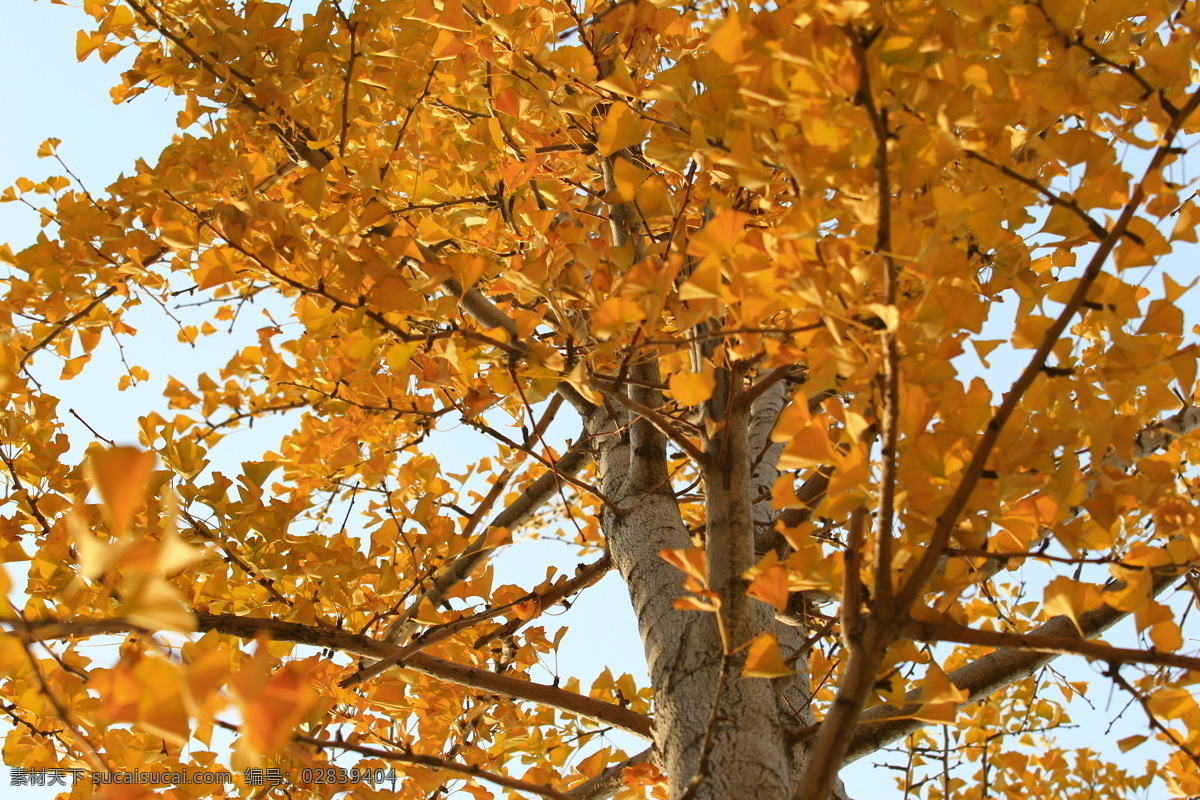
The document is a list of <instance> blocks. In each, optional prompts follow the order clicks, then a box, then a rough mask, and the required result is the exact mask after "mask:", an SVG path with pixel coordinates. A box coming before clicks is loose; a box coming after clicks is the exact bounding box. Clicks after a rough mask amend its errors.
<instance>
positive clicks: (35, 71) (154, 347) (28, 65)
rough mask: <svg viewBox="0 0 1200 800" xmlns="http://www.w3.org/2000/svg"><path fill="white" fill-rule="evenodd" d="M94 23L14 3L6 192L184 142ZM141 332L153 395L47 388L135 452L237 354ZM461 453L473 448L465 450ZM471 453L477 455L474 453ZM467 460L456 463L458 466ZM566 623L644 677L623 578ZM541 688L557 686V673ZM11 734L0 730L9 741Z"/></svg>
mask: <svg viewBox="0 0 1200 800" xmlns="http://www.w3.org/2000/svg"><path fill="white" fill-rule="evenodd" d="M87 21H88V18H87V17H85V16H84V15H83V14H82V12H81V11H80V10H79V9H78V8H74V7H64V6H61V5H52V4H51V3H50V2H48V0H39V1H38V2H34V1H33V0H6V2H5V8H4V11H3V24H2V25H0V75H4V76H5V77H6V80H5V81H3V82H2V83H0V108H4V109H6V110H7V111H8V120H7V124H6V125H4V126H0V153H2V154H3V159H2V160H0V188H2V187H4V186H7V185H9V184H11V183H12V182H13V181H14V180H15V179H16V178H17V177H19V176H24V177H30V178H34V179H41V178H44V177H46V176H48V175H50V174H58V173H59V172H61V169H60V168H59V166H58V165H57V164H56V163H55V162H54V161H53V160H50V159H42V160H39V159H37V158H36V157H35V155H34V153H35V151H36V149H37V147H38V145H39V144H40V143H41V142H42V141H43V140H45V139H47V138H49V137H57V138H59V139H61V140H62V145H61V146H60V148H59V153H60V155H61V156H62V158H63V159H64V160H65V162H66V163H67V165H68V166H69V167H70V168H71V170H72V171H74V172H75V173H76V174H77V175H78V176H79V177H80V178H81V179H82V181H83V182H84V184H85V185H87V186H88V188H89V189H90V190H92V191H103V187H105V186H106V185H108V183H110V182H111V181H112V180H113V179H115V178H116V177H117V176H118V175H119V174H120V173H121V172H122V171H125V170H129V169H131V168H132V165H133V164H134V162H135V160H136V159H137V158H139V157H142V158H146V159H147V160H150V161H152V160H153V159H154V157H155V156H156V154H157V153H158V152H159V151H160V150H161V148H162V147H163V146H164V145H166V144H167V143H169V142H170V139H171V136H172V135H173V134H174V133H175V132H176V127H175V113H176V112H177V111H178V110H179V108H180V107H181V104H180V103H179V102H178V100H177V98H174V97H173V96H171V95H170V94H169V93H167V92H165V91H163V90H152V91H150V92H148V93H146V94H145V95H143V96H141V97H139V98H137V99H136V100H135V101H134V102H132V103H128V104H124V105H121V106H116V105H114V104H113V103H112V102H111V101H110V99H109V97H108V90H109V88H110V87H111V86H112V85H113V84H114V83H115V82H116V80H117V75H118V74H119V72H120V70H121V69H123V68H124V67H125V66H126V65H127V63H128V58H127V57H126V56H125V55H122V56H118V58H116V59H115V60H114V61H113V62H111V63H109V64H102V63H100V62H99V60H98V59H96V58H95V57H93V58H92V59H90V60H89V61H87V62H86V63H84V64H79V63H78V62H77V61H76V59H75V55H74V53H75V47H74V42H75V32H76V30H78V29H79V28H80V27H82V26H84V25H85V24H86V23H87ZM38 229H39V225H38V218H37V215H36V214H35V213H34V212H33V211H31V210H30V209H28V208H26V207H25V206H23V205H20V204H17V203H10V204H0V242H8V243H10V244H11V245H13V247H14V248H16V247H18V246H19V245H21V244H24V243H28V242H29V241H31V240H32V238H33V237H34V236H36V235H37V232H38ZM1169 269H1170V270H1171V271H1172V273H1173V274H1176V277H1177V279H1183V282H1185V283H1187V282H1190V280H1191V277H1192V276H1194V274H1195V270H1194V267H1193V265H1192V262H1191V261H1188V260H1186V259H1185V258H1183V257H1175V258H1173V259H1172V264H1171V265H1170V266H1169ZM1147 285H1148V286H1150V287H1151V288H1152V289H1153V290H1154V291H1155V292H1157V291H1158V290H1159V287H1160V285H1161V284H1160V281H1159V279H1158V278H1157V277H1152V278H1151V279H1150V280H1149V281H1148V284H1147ZM1194 310H1195V309H1194V307H1193V308H1192V311H1194ZM1190 318H1191V321H1192V322H1194V321H1196V320H1198V319H1200V315H1197V314H1191V315H1190ZM255 324H257V323H255ZM146 325H159V326H161V325H162V322H161V320H158V319H155V317H154V316H153V315H152V316H148V317H146ZM139 327H140V326H139ZM250 329H252V328H250ZM142 330H143V333H144V334H146V333H149V334H150V335H143V336H141V337H136V338H135V340H134V342H132V343H131V345H130V348H131V358H132V359H133V360H134V363H138V364H140V365H143V366H146V367H147V368H148V369H150V371H151V374H152V379H151V381H150V382H149V385H147V386H145V387H142V388H140V389H133V390H130V391H129V392H125V393H118V392H116V389H115V383H116V377H115V376H116V372H115V371H112V370H109V369H107V368H106V366H105V364H106V362H105V359H107V363H109V364H110V366H111V365H115V363H116V362H115V356H114V353H113V352H112V348H109V351H108V352H107V353H106V354H102V356H101V357H100V358H98V360H97V363H96V364H94V365H93V366H92V367H91V368H89V369H88V370H87V371H86V372H85V374H84V377H83V378H81V379H79V380H77V381H74V382H72V383H69V384H62V385H58V384H57V382H55V381H53V380H50V381H49V383H48V386H50V387H52V389H53V390H54V391H55V392H56V393H57V392H59V391H61V392H62V395H63V396H64V399H65V400H66V401H67V403H70V402H76V403H85V404H86V405H81V406H80V410H81V412H83V413H84V416H86V417H87V418H88V419H89V422H91V423H92V424H93V425H96V426H97V427H98V428H99V429H100V430H101V431H102V432H104V433H105V434H106V435H108V436H111V437H112V438H114V439H117V440H118V441H127V442H128V441H133V440H134V437H135V429H134V426H133V423H134V420H135V419H136V417H137V415H138V414H140V413H143V412H144V411H146V410H149V409H150V408H160V407H161V406H162V404H163V401H162V398H161V395H160V394H159V392H160V391H161V388H160V387H161V385H162V382H163V381H164V380H165V377H166V374H167V372H168V371H169V370H171V369H180V368H186V369H187V372H186V374H184V375H180V377H181V378H185V379H186V378H191V377H193V375H194V374H195V372H196V371H199V370H200V369H202V368H204V363H205V362H207V361H211V363H213V364H216V363H219V362H218V361H216V360H213V359H217V358H218V357H219V355H220V353H221V352H224V351H223V350H222V348H223V347H227V346H228V343H226V344H221V343H219V342H217V343H214V344H212V345H211V348H212V349H209V350H205V351H204V352H202V353H197V352H188V351H184V352H183V353H182V356H181V352H180V347H181V346H178V345H176V343H175V338H174V334H173V332H169V331H165V330H161V329H159V330H155V329H154V328H153V327H149V328H147V327H143V328H142ZM158 334H161V335H158ZM984 338H989V337H987V336H985V337H984ZM990 338H999V337H990ZM181 359H182V361H181ZM52 361H53V359H47V360H46V361H43V365H44V366H43V368H45V369H47V371H48V372H53V371H56V370H54V369H50V367H51V366H52V365H51V364H50V363H48V362H52ZM181 363H182V364H183V365H184V367H181V366H180V365H181ZM1014 363H1015V362H1010V363H1009V364H1007V366H1006V365H1005V364H1003V363H999V364H997V367H996V369H997V372H994V373H992V375H991V376H990V377H991V379H992V381H993V382H994V383H993V389H994V390H995V391H996V392H997V394H998V393H999V391H1000V390H1003V388H1006V385H1007V384H1006V382H1001V377H999V376H1002V375H1003V373H1004V371H1005V369H1006V368H1007V369H1009V370H1011V368H1012V366H1013V364H1014ZM69 423H70V425H71V426H72V427H71V428H70V429H69V432H70V433H71V435H72V438H73V439H76V440H78V441H82V440H83V438H84V435H85V432H84V430H83V429H82V427H81V426H79V425H77V424H76V423H74V422H73V421H69ZM281 430H282V428H281V427H280V426H275V427H272V426H270V425H266V426H261V427H259V428H258V429H257V430H256V433H255V435H246V436H242V437H241V438H239V439H238V440H237V441H238V442H239V444H238V445H237V447H239V448H241V449H240V450H234V451H233V452H231V453H229V454H227V455H226V458H229V459H231V460H232V461H234V462H236V460H238V459H239V458H245V459H250V458H255V457H257V456H258V455H259V454H260V453H261V451H262V449H263V448H264V447H269V446H270V444H271V436H272V435H277V434H278V432H281ZM463 442H465V440H460V443H463ZM466 447H467V448H468V450H469V447H470V445H466ZM437 454H438V455H439V457H442V458H443V461H444V462H445V465H446V466H451V465H452V464H453V461H454V459H455V457H456V454H455V453H454V452H451V451H449V450H445V451H442V452H439V453H437ZM461 455H462V453H461V452H459V453H458V456H461ZM578 561H579V559H578V558H577V557H576V556H575V554H574V552H573V551H572V552H570V553H568V552H567V548H564V547H563V546H561V545H555V544H544V545H540V546H537V547H535V548H534V550H533V557H532V558H529V559H524V560H522V561H520V562H514V561H513V559H511V558H510V559H507V560H505V561H504V562H502V564H503V567H504V570H505V572H506V573H507V574H506V575H505V578H504V579H505V580H512V581H514V582H522V583H528V582H529V580H530V579H532V580H533V582H535V583H536V582H537V581H539V580H541V578H542V577H543V576H544V570H545V566H546V565H547V564H551V563H555V564H558V565H559V566H560V568H564V569H569V568H570V566H572V565H573V564H574V563H577V562H578ZM14 571H15V570H14ZM562 621H563V620H554V619H548V620H547V621H546V622H547V627H551V628H553V627H556V626H557V625H558V624H559V623H560V622H562ZM566 621H568V622H570V623H571V624H572V625H573V626H575V631H574V633H573V634H572V635H571V636H568V637H567V639H566V642H565V644H564V648H563V652H562V655H561V659H560V662H559V664H558V668H559V669H560V670H561V674H563V675H564V676H565V675H571V674H574V675H578V676H579V677H581V679H582V680H583V682H584V685H585V686H587V685H588V683H589V682H590V680H591V679H592V678H593V677H595V675H596V674H597V673H598V672H599V670H600V668H601V665H602V664H603V663H607V664H610V665H611V666H612V668H613V671H614V673H616V674H620V673H621V672H626V671H629V672H634V673H635V674H640V673H641V672H642V670H643V666H642V665H643V661H642V656H641V651H640V644H639V643H638V641H637V638H636V626H635V623H634V621H633V617H632V613H631V612H630V610H629V608H628V601H627V600H626V599H625V598H624V596H623V593H622V591H621V587H620V586H619V584H618V582H617V578H616V576H610V577H609V578H608V579H606V582H605V584H604V585H602V587H598V588H597V589H594V590H592V591H591V592H589V593H587V594H585V595H584V596H583V598H582V599H581V600H580V602H578V603H577V604H576V606H575V608H574V609H573V610H572V611H571V612H570V616H569V618H568V619H566ZM1057 666H1059V667H1060V668H1065V669H1067V670H1069V671H1070V672H1071V673H1072V677H1073V679H1081V678H1090V679H1093V680H1097V681H1099V680H1100V679H1099V677H1098V676H1097V675H1095V674H1094V672H1093V671H1092V670H1091V669H1090V668H1088V667H1087V666H1086V664H1083V663H1082V662H1079V661H1076V662H1074V663H1073V665H1071V666H1066V665H1065V664H1058V665H1057ZM539 677H540V679H543V680H549V678H550V673H549V672H547V673H546V674H544V675H541V676H539ZM1121 704H1123V701H1118V702H1117V703H1116V708H1114V709H1113V713H1115V710H1116V709H1117V708H1119V707H1120V705H1121ZM1097 705H1098V706H1100V708H1099V709H1098V712H1097V713H1096V714H1095V716H1094V717H1087V716H1085V727H1086V730H1084V731H1081V732H1080V734H1079V742H1078V744H1080V745H1082V744H1086V743H1091V744H1095V742H1096V738H1097V737H1096V736H1094V734H1095V732H1096V731H1097V727H1096V726H1099V729H1102V728H1103V726H1104V725H1106V724H1107V716H1109V715H1106V714H1105V713H1104V711H1105V709H1104V708H1103V706H1104V698H1103V696H1100V697H1099V700H1098V703H1097ZM1073 712H1074V709H1073ZM1081 713H1085V714H1086V712H1081ZM1088 720H1090V721H1088ZM1125 723H1126V724H1125V725H1123V726H1122V727H1129V728H1136V730H1130V731H1127V732H1126V733H1123V734H1121V735H1128V733H1132V732H1142V730H1143V728H1144V724H1143V722H1142V720H1141V718H1140V717H1136V716H1135V715H1132V714H1131V715H1129V716H1128V717H1127V718H1126V721H1125ZM3 730H4V729H3V727H2V726H0V733H2V732H3ZM1105 738H1108V737H1105ZM1113 738H1118V737H1117V736H1114V737H1113ZM1065 740H1066V737H1064V741H1065ZM629 746H636V744H635V743H631V744H630V745H629ZM1148 749H1149V746H1147V748H1143V749H1140V750H1139V751H1137V753H1135V754H1131V756H1130V757H1128V758H1126V759H1124V760H1123V763H1126V764H1128V765H1129V766H1131V767H1133V768H1136V766H1137V765H1138V764H1140V763H1141V760H1142V758H1143V757H1145V755H1146V754H1147V753H1144V752H1143V750H1148ZM874 760H876V759H873V758H870V757H868V758H867V759H864V761H863V762H862V763H861V764H860V765H859V767H857V768H856V769H852V770H850V771H849V774H848V775H847V776H846V777H847V780H848V781H849V783H850V788H851V791H852V794H854V795H855V796H856V797H857V798H859V800H866V798H868V797H872V796H874V795H876V794H878V793H880V792H883V793H885V794H886V795H888V796H890V795H891V794H893V793H894V791H895V790H894V789H893V783H892V780H891V777H892V776H891V775H890V774H885V773H883V772H881V771H878V770H872V769H871V768H870V765H871V762H872V761H874ZM5 783H7V776H6V775H5V776H0V785H3V784H5ZM20 791H21V797H29V798H41V797H43V796H44V797H49V796H53V792H49V791H39V790H35V789H23V790H20Z"/></svg>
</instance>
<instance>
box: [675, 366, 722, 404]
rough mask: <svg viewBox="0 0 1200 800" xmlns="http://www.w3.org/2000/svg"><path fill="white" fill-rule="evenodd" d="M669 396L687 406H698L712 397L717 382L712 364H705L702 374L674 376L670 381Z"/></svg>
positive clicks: (677, 374)
mask: <svg viewBox="0 0 1200 800" xmlns="http://www.w3.org/2000/svg"><path fill="white" fill-rule="evenodd" d="M668 384H669V386H670V389H669V394H670V395H671V397H673V398H675V400H677V401H678V402H679V403H681V404H682V405H685V406H698V405H700V404H701V403H703V402H705V401H706V400H708V398H710V397H712V393H713V390H714V389H716V388H717V381H716V377H715V374H714V370H713V367H712V365H711V364H705V365H704V368H703V370H702V371H700V372H683V373H676V374H675V375H672V376H671V377H670V379H669V381H668Z"/></svg>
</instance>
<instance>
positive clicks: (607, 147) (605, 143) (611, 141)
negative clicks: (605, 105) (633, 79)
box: [596, 103, 649, 158]
mask: <svg viewBox="0 0 1200 800" xmlns="http://www.w3.org/2000/svg"><path fill="white" fill-rule="evenodd" d="M648 127H649V126H648V123H647V122H646V121H645V120H643V119H642V118H641V117H639V116H638V115H637V114H635V113H634V112H633V110H632V109H631V108H629V106H627V105H625V104H624V103H617V104H615V105H614V106H613V107H612V110H611V111H609V112H608V117H607V118H606V119H605V120H604V124H603V125H601V126H600V133H599V135H598V136H597V137H596V148H597V149H598V150H599V151H600V155H602V156H604V157H605V158H607V157H608V156H611V155H612V154H613V153H615V152H617V151H618V150H622V149H624V148H626V147H632V146H633V145H635V144H638V143H639V142H641V141H642V140H643V139H645V138H646V131H647V129H648Z"/></svg>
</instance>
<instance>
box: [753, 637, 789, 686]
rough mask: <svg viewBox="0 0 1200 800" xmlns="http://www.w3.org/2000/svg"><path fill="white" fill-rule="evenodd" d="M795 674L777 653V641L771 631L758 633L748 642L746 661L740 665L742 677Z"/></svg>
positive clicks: (775, 676) (772, 676)
mask: <svg viewBox="0 0 1200 800" xmlns="http://www.w3.org/2000/svg"><path fill="white" fill-rule="evenodd" d="M792 674H795V670H791V669H789V668H788V666H787V664H784V663H783V657H782V656H780V654H779V642H778V640H776V638H775V634H773V633H760V634H759V635H758V636H756V637H755V638H754V641H752V642H751V643H750V649H749V650H748V651H747V652H746V663H745V665H744V666H743V667H742V677H743V678H782V677H784V676H787V675H792Z"/></svg>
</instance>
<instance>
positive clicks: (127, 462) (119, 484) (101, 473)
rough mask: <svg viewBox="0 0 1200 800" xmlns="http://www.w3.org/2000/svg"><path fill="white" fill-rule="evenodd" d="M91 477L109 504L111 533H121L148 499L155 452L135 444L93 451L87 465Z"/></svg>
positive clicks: (102, 498)
mask: <svg viewBox="0 0 1200 800" xmlns="http://www.w3.org/2000/svg"><path fill="white" fill-rule="evenodd" d="M85 469H86V474H87V477H88V480H89V481H91V484H92V486H94V487H95V489H96V491H97V492H99V493H100V499H101V500H103V501H104V505H105V506H107V507H108V514H109V521H110V522H111V523H112V533H113V534H114V535H117V536H119V535H121V534H122V533H124V532H125V529H126V528H127V527H128V526H129V520H130V518H131V517H132V516H133V510H134V508H136V507H137V505H138V504H139V503H140V502H142V501H143V500H144V499H145V494H146V486H147V484H148V483H149V482H150V473H151V472H152V471H153V469H154V453H152V452H149V451H146V450H140V449H138V448H136V447H110V448H107V449H99V450H93V451H92V453H91V457H90V458H89V459H88V461H87V465H86V467H85Z"/></svg>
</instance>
